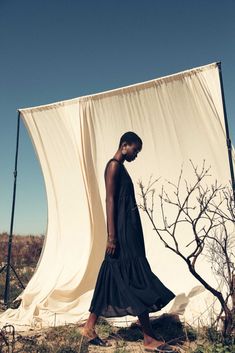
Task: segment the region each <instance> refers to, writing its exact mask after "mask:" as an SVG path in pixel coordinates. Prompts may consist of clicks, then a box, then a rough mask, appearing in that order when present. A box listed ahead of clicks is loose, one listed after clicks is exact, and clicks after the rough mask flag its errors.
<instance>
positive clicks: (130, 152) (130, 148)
mask: <svg viewBox="0 0 235 353" xmlns="http://www.w3.org/2000/svg"><path fill="white" fill-rule="evenodd" d="M141 149H142V146H140V144H139V143H135V142H133V143H132V144H131V145H126V155H125V159H126V160H127V161H128V162H131V161H133V160H134V159H135V158H136V157H137V155H138V153H139V152H140V151H141Z"/></svg>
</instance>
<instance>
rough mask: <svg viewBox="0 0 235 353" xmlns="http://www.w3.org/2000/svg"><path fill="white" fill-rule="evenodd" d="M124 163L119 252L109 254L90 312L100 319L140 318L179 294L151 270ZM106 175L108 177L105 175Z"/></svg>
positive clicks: (118, 213)
mask: <svg viewBox="0 0 235 353" xmlns="http://www.w3.org/2000/svg"><path fill="white" fill-rule="evenodd" d="M112 160H115V161H117V162H118V163H120V165H121V167H120V168H119V178H118V185H117V189H116V190H117V192H116V196H115V227H116V239H117V244H116V249H115V253H114V254H113V255H111V254H107V253H106V252H105V257H104V260H103V262H102V264H101V267H100V270H99V273H98V277H97V280H96V285H95V290H94V294H93V297H92V300H91V304H90V308H89V311H90V312H93V313H95V314H96V315H97V316H104V317H118V316H125V315H133V316H139V315H140V314H141V313H143V312H144V311H147V312H155V311H158V310H160V309H162V308H163V307H164V306H165V305H166V304H168V303H169V302H170V301H171V300H172V299H173V298H174V297H175V294H174V293H173V292H171V291H170V290H169V289H168V288H167V287H165V286H164V284H163V283H162V282H161V281H160V279H159V278H158V277H157V276H156V275H155V274H154V273H153V272H152V271H151V268H150V265H149V263H148V260H147V258H146V255H145V245H144V238H143V231H142V225H141V220H140V215H139V209H138V206H137V205H136V199H135V192H134V185H133V183H132V180H131V177H130V175H129V174H128V172H127V170H126V168H125V167H124V165H123V163H121V162H120V161H118V160H116V159H115V158H112V159H110V160H109V161H108V163H107V164H106V167H105V173H106V170H107V166H108V164H109V162H110V161H112ZM104 175H105V174H104Z"/></svg>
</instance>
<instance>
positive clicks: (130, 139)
mask: <svg viewBox="0 0 235 353" xmlns="http://www.w3.org/2000/svg"><path fill="white" fill-rule="evenodd" d="M123 142H126V143H127V144H128V145H131V144H132V143H139V144H140V146H141V148H142V144H143V142H142V140H141V138H140V137H139V136H138V135H137V134H136V133H135V132H133V131H127V132H125V134H123V135H122V136H121V138H120V142H119V146H118V148H120V147H121V145H122V143H123Z"/></svg>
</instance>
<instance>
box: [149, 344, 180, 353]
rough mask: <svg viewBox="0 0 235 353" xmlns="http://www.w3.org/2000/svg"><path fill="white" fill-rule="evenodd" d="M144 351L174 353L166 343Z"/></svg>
mask: <svg viewBox="0 0 235 353" xmlns="http://www.w3.org/2000/svg"><path fill="white" fill-rule="evenodd" d="M145 351H146V352H158V353H175V350H173V349H172V347H171V346H170V345H169V344H167V343H163V344H160V346H157V347H155V348H153V349H151V348H145Z"/></svg>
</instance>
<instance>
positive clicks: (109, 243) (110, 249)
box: [106, 238, 116, 255]
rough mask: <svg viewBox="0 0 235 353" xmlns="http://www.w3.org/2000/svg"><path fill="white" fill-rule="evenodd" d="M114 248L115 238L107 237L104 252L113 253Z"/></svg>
mask: <svg viewBox="0 0 235 353" xmlns="http://www.w3.org/2000/svg"><path fill="white" fill-rule="evenodd" d="M115 249H116V239H115V238H108V239H107V246H106V253H107V254H109V255H113V254H114V252H115Z"/></svg>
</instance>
